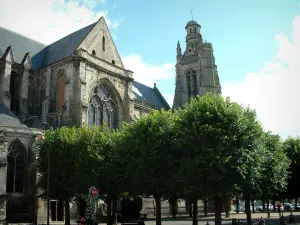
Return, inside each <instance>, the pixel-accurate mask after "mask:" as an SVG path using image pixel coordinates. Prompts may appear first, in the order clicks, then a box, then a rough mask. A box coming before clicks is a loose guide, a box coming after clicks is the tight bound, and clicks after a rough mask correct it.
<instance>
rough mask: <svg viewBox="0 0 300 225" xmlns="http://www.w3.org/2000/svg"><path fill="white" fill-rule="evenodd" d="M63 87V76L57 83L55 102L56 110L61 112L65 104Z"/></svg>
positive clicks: (64, 80) (64, 81)
mask: <svg viewBox="0 0 300 225" xmlns="http://www.w3.org/2000/svg"><path fill="white" fill-rule="evenodd" d="M65 86H66V78H65V77H64V76H60V77H59V78H58V82H57V96H56V98H57V100H56V108H57V110H61V108H62V106H63V105H64V102H65Z"/></svg>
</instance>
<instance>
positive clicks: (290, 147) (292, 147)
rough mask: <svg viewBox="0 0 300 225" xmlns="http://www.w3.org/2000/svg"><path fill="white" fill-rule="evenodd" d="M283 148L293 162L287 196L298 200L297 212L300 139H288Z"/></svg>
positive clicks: (299, 185)
mask: <svg viewBox="0 0 300 225" xmlns="http://www.w3.org/2000/svg"><path fill="white" fill-rule="evenodd" d="M283 148H284V151H285V153H286V154H287V156H288V158H289V159H290V161H291V165H290V168H289V172H290V177H289V179H288V186H287V190H286V194H285V195H286V196H287V197H288V198H294V199H295V200H296V204H295V207H296V210H297V198H298V197H299V196H300V192H299V190H300V137H289V138H287V139H286V140H285V141H284V143H283Z"/></svg>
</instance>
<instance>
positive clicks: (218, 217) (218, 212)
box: [215, 198, 222, 225]
mask: <svg viewBox="0 0 300 225" xmlns="http://www.w3.org/2000/svg"><path fill="white" fill-rule="evenodd" d="M221 213H222V200H221V199H220V198H216V200H215V225H221V224H222V216H221Z"/></svg>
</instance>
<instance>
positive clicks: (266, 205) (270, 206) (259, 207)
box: [256, 204, 273, 212]
mask: <svg viewBox="0 0 300 225" xmlns="http://www.w3.org/2000/svg"><path fill="white" fill-rule="evenodd" d="M269 209H270V210H273V205H272V204H269ZM256 210H257V211H261V212H262V211H263V206H262V205H261V206H258V207H257V208H256ZM265 210H268V204H265Z"/></svg>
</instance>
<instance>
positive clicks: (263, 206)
mask: <svg viewBox="0 0 300 225" xmlns="http://www.w3.org/2000/svg"><path fill="white" fill-rule="evenodd" d="M265 203H266V202H265V200H263V201H262V208H263V209H262V210H263V212H264V211H265V210H266V207H265V205H266V204H265Z"/></svg>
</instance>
